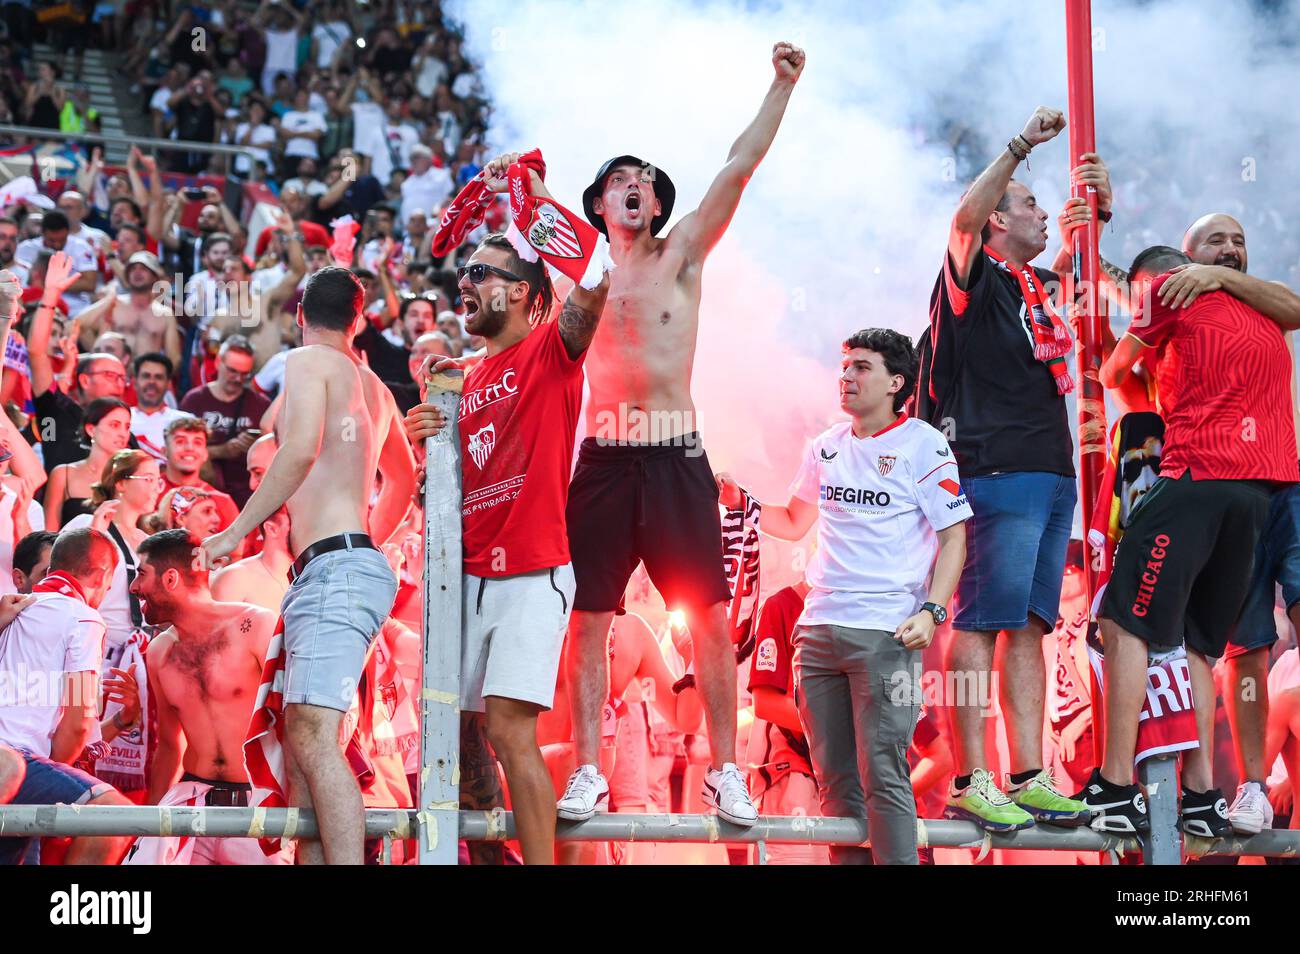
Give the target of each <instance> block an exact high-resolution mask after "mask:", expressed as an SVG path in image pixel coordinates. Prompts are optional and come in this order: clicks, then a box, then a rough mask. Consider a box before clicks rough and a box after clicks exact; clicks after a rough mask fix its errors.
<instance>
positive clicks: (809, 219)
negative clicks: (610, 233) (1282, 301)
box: [447, 0, 1300, 499]
mask: <svg viewBox="0 0 1300 954" xmlns="http://www.w3.org/2000/svg"><path fill="white" fill-rule="evenodd" d="M447 8H448V11H449V12H450V13H451V14H452V15H453V16H455V17H456V18H457V19H458V20H459V21H460V22H461V23H463V24H464V25H465V30H466V39H467V43H466V47H467V51H468V52H469V54H470V55H471V57H472V58H473V59H474V60H475V61H476V62H477V63H479V64H481V65H482V69H483V74H484V78H485V81H486V84H487V87H488V90H489V93H490V95H491V97H492V98H493V101H494V104H495V118H494V123H493V129H492V132H491V140H492V145H493V146H494V147H499V148H501V149H502V150H505V149H512V150H513V149H523V148H527V147H531V146H534V145H536V146H540V147H541V148H542V151H543V153H544V154H545V156H546V159H547V163H548V167H549V170H550V171H549V173H548V177H547V178H548V184H549V185H550V187H551V189H552V191H553V192H554V193H555V194H556V195H557V196H558V197H559V198H560V199H561V201H563V202H565V203H566V204H567V205H569V206H570V207H571V208H573V209H575V210H579V209H580V207H581V206H580V199H579V196H580V193H581V190H582V188H583V187H584V186H586V185H587V183H588V182H589V181H590V178H591V176H592V175H593V173H594V172H595V170H596V168H597V167H598V166H599V165H600V163H601V162H603V161H604V160H605V159H607V158H609V157H610V156H614V155H618V154H621V153H627V152H630V153H634V154H637V155H640V156H641V157H642V158H644V159H647V160H649V161H650V162H652V163H654V164H656V165H658V166H661V167H662V168H663V169H664V170H666V171H667V172H668V174H669V175H671V176H672V178H673V180H674V182H675V183H676V185H677V208H676V212H675V216H674V217H675V218H677V217H680V215H682V214H683V213H685V212H687V211H690V210H691V209H692V208H694V207H695V205H696V204H697V203H698V202H699V199H700V197H701V196H702V195H703V193H704V191H705V189H706V188H707V186H708V183H709V182H710V180H711V178H712V176H713V175H714V173H716V171H717V169H718V168H719V167H720V165H721V164H722V162H723V161H724V159H725V157H726V154H727V151H728V149H729V148H730V146H731V143H732V141H733V140H734V138H735V137H736V135H737V134H739V133H740V131H741V130H742V129H743V128H744V127H745V125H746V124H747V123H748V122H749V121H750V119H751V118H752V117H753V115H754V113H755V112H756V110H757V108H758V106H759V103H760V102H761V100H762V98H763V95H764V93H765V92H766V90H767V88H768V85H769V83H770V81H771V78H772V66H771V47H772V44H773V43H774V42H775V41H777V40H782V39H786V40H790V41H792V42H794V43H796V44H797V45H799V46H802V47H803V48H804V49H805V50H806V51H807V53H808V64H807V67H806V68H805V70H804V75H803V78H802V79H801V81H800V83H799V86H798V88H797V89H796V90H795V93H794V96H793V98H792V99H791V102H790V106H789V109H788V111H787V113H786V117H785V121H784V123H783V125H782V127H781V130H780V132H779V133H778V134H777V138H776V142H775V143H774V145H773V146H772V149H771V151H770V152H769V154H768V156H767V159H766V160H765V161H764V163H763V164H762V166H761V167H760V168H759V171H758V173H757V174H756V175H755V177H754V178H753V180H752V181H751V182H750V184H749V187H748V189H747V191H746V194H745V197H744V199H743V200H742V202H741V206H740V210H739V212H738V214H737V215H736V217H735V219H734V221H733V222H732V224H731V228H730V231H729V232H728V235H727V237H726V238H725V239H724V240H723V242H722V243H721V244H720V245H719V246H718V248H717V249H716V250H715V251H714V253H713V256H712V258H711V259H710V261H709V263H708V265H707V266H706V268H705V272H704V300H703V306H702V309H701V325H700V346H699V351H698V355H697V360H696V365H695V385H694V391H695V397H696V401H697V404H698V405H699V409H700V415H701V424H702V427H701V430H702V433H703V436H704V439H705V445H706V447H707V448H708V450H709V456H710V459H711V462H712V463H713V465H714V467H715V469H722V468H725V469H728V470H731V471H732V472H733V473H735V474H736V475H737V477H738V478H739V479H740V480H741V482H742V483H745V484H746V485H747V486H750V487H751V488H752V489H754V490H755V491H757V493H758V494H759V496H760V497H763V498H764V499H770V498H774V497H781V496H782V495H783V493H784V490H785V487H786V485H787V483H788V481H789V479H790V477H791V476H792V475H793V474H794V471H795V468H796V466H797V462H798V455H799V453H800V451H801V449H802V447H803V446H804V443H805V441H806V440H807V438H808V437H809V436H811V435H812V434H813V433H815V432H816V431H817V430H820V429H821V428H822V427H824V426H825V425H826V424H828V423H830V422H832V421H834V420H835V419H836V418H837V417H838V414H839V412H838V409H837V405H836V402H835V393H836V383H835V375H836V366H837V364H838V356H839V345H840V342H841V341H842V340H843V339H844V338H845V337H846V335H847V334H848V333H850V332H852V331H853V330H856V329H858V328H861V327H866V326H871V325H886V326H890V327H894V328H898V329H900V330H903V331H906V332H908V333H909V334H912V335H915V334H917V333H918V332H919V331H920V329H921V328H922V327H923V326H924V324H925V321H926V315H927V304H928V300H929V295H930V290H931V288H932V286H933V283H934V278H935V275H936V273H937V271H938V268H939V265H940V263H941V261H942V255H943V251H944V247H945V237H946V234H947V228H948V222H949V219H950V217H951V215H952V211H953V209H954V208H955V206H956V202H957V199H958V197H959V195H960V193H961V191H962V189H963V188H964V186H965V185H966V183H967V182H968V181H969V180H970V179H971V178H973V176H974V175H976V174H977V173H978V172H979V170H980V169H981V168H983V166H984V165H986V164H987V163H988V162H989V161H990V160H991V159H992V158H993V156H994V155H995V154H996V153H997V152H998V151H1000V150H1001V149H1002V148H1004V144H1005V143H1006V141H1007V140H1008V139H1010V138H1011V137H1012V136H1013V135H1015V134H1016V133H1017V132H1019V131H1020V129H1021V128H1022V126H1023V124H1024V122H1025V120H1026V119H1027V118H1028V116H1029V115H1030V113H1031V112H1032V111H1033V109H1034V107H1035V106H1037V105H1040V104H1043V105H1050V106H1056V107H1059V108H1061V109H1064V108H1065V107H1066V76H1065V52H1064V51H1065V41H1064V35H1065V27H1064V2H1063V0H1036V2H1033V3H1024V2H1010V0H983V2H960V0H908V2H867V3H863V2H861V0H849V2H834V0H822V2H807V3H795V2H790V3H779V2H752V3H742V2H738V0H735V2H728V0H713V2H696V3H690V2H685V0H649V2H642V3H630V2H629V3H623V2H589V3H563V2H545V3H543V2H535V0H534V2H529V0H472V2H466V0H456V2H452V3H448V4H447ZM1093 28H1094V38H1093V42H1094V69H1095V73H1096V114H1097V138H1098V145H1099V148H1100V151H1101V152H1102V155H1103V156H1104V158H1105V159H1106V160H1107V162H1108V164H1109V165H1110V167H1111V171H1112V179H1113V181H1114V183H1115V186H1116V191H1117V200H1116V212H1115V220H1114V222H1113V224H1112V226H1110V227H1108V228H1107V230H1106V232H1105V233H1104V235H1103V238H1102V254H1103V255H1104V256H1105V257H1107V258H1108V259H1110V260H1112V261H1114V262H1115V263H1116V264H1119V265H1121V266H1123V267H1127V265H1128V262H1129V261H1131V259H1132V257H1133V255H1134V254H1135V253H1136V252H1137V251H1139V250H1140V249H1142V248H1144V247H1145V246H1147V245H1150V244H1156V243H1162V244H1172V245H1177V244H1178V243H1179V241H1180V239H1181V236H1182V232H1183V230H1184V229H1185V228H1186V226H1187V225H1188V224H1189V223H1190V222H1191V221H1192V220H1193V219H1194V218H1196V217H1197V216H1198V215H1200V214H1202V213H1204V212H1207V211H1213V210H1226V211H1230V212H1233V213H1234V214H1237V215H1239V217H1241V218H1242V220H1243V222H1244V224H1245V226H1246V233H1247V242H1248V247H1249V250H1250V270H1251V272H1252V273H1254V274H1256V275H1260V276H1261V277H1265V278H1275V279H1282V280H1286V281H1288V283H1290V284H1292V285H1293V286H1296V285H1300V264H1298V263H1300V230H1297V228H1296V226H1295V225H1294V222H1295V220H1296V215H1297V211H1300V210H1298V209H1297V206H1298V205H1300V189H1298V188H1297V186H1296V183H1295V178H1294V171H1295V161H1296V157H1297V156H1300V110H1297V109H1296V108H1295V107H1294V97H1295V91H1296V89H1297V88H1300V67H1298V66H1297V59H1296V52H1297V50H1296V46H1295V40H1296V38H1297V35H1300V10H1298V9H1297V6H1296V4H1295V3H1252V2H1248V0H1230V2H1227V3H1224V2H1209V0H1155V2H1146V3H1136V2H1118V0H1109V2H1108V0H1097V2H1094V4H1093ZM1067 118H1068V117H1067ZM1067 159H1068V157H1067V138H1066V136H1065V135H1062V136H1061V137H1059V138H1058V139H1057V140H1055V141H1053V142H1052V143H1049V144H1047V145H1045V146H1041V147H1039V148H1038V149H1037V150H1035V152H1034V155H1033V158H1032V159H1031V165H1032V170H1031V171H1028V172H1026V171H1025V170H1024V169H1023V167H1022V170H1021V174H1022V175H1021V177H1022V179H1023V180H1024V181H1026V182H1027V183H1028V184H1029V186H1030V187H1031V188H1032V189H1033V190H1034V191H1035V193H1036V194H1037V196H1038V199H1039V201H1040V202H1042V203H1044V204H1045V205H1047V207H1048V208H1049V209H1050V210H1052V211H1053V216H1054V215H1055V212H1056V211H1059V209H1060V207H1061V205H1062V203H1063V202H1064V199H1065V198H1066V196H1067V194H1068V183H1067V175H1066V169H1067V165H1068V163H1067ZM1058 241H1059V238H1058V236H1057V234H1056V231H1055V224H1054V222H1053V230H1052V237H1051V242H1052V244H1051V245H1049V249H1048V252H1047V253H1046V255H1045V256H1044V259H1042V260H1040V264H1046V262H1047V261H1049V260H1050V256H1051V255H1052V254H1053V253H1054V251H1055V248H1056V244H1057V242H1058Z"/></svg>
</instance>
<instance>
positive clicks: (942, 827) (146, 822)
mask: <svg viewBox="0 0 1300 954" xmlns="http://www.w3.org/2000/svg"><path fill="white" fill-rule="evenodd" d="M458 825H459V837H460V838H462V839H464V840H466V841H506V840H507V839H511V838H514V837H515V823H514V815H513V814H512V813H511V812H504V811H502V812H482V811H462V812H459V813H458ZM436 831H437V825H436V823H434V824H432V825H431V824H429V820H426V819H422V818H420V813H419V812H417V811H416V810H414V809H395V808H370V809H367V810H366V835H367V836H368V837H371V838H379V837H388V838H418V839H420V841H421V842H425V841H429V840H432V841H434V842H435V844H436V842H437V841H438V840H439V839H438V838H437V835H436V834H435V832H436ZM51 835H71V836H95V835H136V836H145V837H148V836H159V835H170V836H180V835H185V836H189V837H197V838H204V837H206V838H249V837H254V838H260V837H290V838H308V839H310V838H315V837H316V835H317V829H316V821H315V816H314V815H313V813H312V812H311V811H309V810H306V809H297V808H265V809H264V808H207V807H193V808H192V807H188V806H183V807H176V806H169V807H160V806H153V805H125V806H118V805H0V837H5V836H13V837H25V836H26V837H30V836H51ZM556 839H557V840H558V841H626V842H685V843H697V844H714V843H742V844H755V843H765V844H774V845H780V844H791V845H865V844H867V843H868V838H867V826H866V823H865V822H862V821H856V820H853V819H848V818H819V817H815V816H770V815H765V816H762V817H760V818H759V820H758V823H757V824H755V825H754V826H753V827H752V828H740V827H738V826H736V825H732V824H729V823H727V822H725V821H721V820H719V819H718V818H717V817H716V816H714V815H642V814H630V813H629V814H623V813H612V814H600V815H597V816H595V817H594V818H592V819H591V820H590V821H585V822H560V823H559V826H558V829H557V832H556ZM917 842H918V844H920V845H922V846H927V845H928V846H930V847H934V848H972V849H980V848H986V847H987V848H1001V849H1014V850H1045V851H1081V852H1099V851H1100V852H1120V853H1129V852H1136V851H1138V850H1139V844H1138V842H1137V840H1136V839H1133V838H1130V837H1123V836H1120V835H1115V834H1106V833H1102V832H1096V831H1093V830H1092V829H1091V828H1053V827H1051V826H1047V825H1040V826H1036V827H1034V828H1029V829H1026V830H1024V831H1018V832H1012V833H1009V834H990V833H987V832H985V831H983V830H982V829H980V828H979V827H977V826H976V825H974V824H973V823H971V822H960V821H947V820H939V819H921V820H919V821H918V822H917ZM453 844H454V842H453ZM1184 849H1185V850H1186V851H1187V853H1188V854H1189V855H1194V856H1198V857H1199V856H1241V855H1255V856H1263V857H1267V858H1296V857H1300V830H1285V831H1265V832H1261V833H1260V834H1258V835H1254V836H1252V837H1249V838H1241V837H1231V838H1220V839H1217V840H1214V841H1211V840H1208V839H1200V838H1187V839H1186V841H1185V843H1184Z"/></svg>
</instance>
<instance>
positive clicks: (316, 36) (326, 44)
mask: <svg viewBox="0 0 1300 954" xmlns="http://www.w3.org/2000/svg"><path fill="white" fill-rule="evenodd" d="M351 36H352V29H351V27H349V26H348V24H347V21H346V20H336V21H334V22H332V23H318V24H316V26H315V27H313V28H312V31H311V38H312V39H313V40H315V41H316V67H317V69H322V70H327V69H329V68H330V64H331V63H332V62H333V60H334V54H335V52H337V50H338V48H339V47H340V46H342V45H343V44H344V43H346V42H347V41H348V39H349V38H350V37H351Z"/></svg>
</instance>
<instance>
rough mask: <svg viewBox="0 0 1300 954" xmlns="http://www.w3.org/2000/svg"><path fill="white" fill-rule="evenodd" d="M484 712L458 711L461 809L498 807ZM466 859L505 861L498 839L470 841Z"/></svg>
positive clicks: (501, 803) (499, 800) (501, 802)
mask: <svg viewBox="0 0 1300 954" xmlns="http://www.w3.org/2000/svg"><path fill="white" fill-rule="evenodd" d="M486 725H487V716H485V715H484V714H483V713H481V712H462V713H461V714H460V807H461V810H462V811H479V812H490V811H492V809H494V808H502V807H503V806H504V805H505V800H504V799H503V798H502V795H501V776H500V774H499V773H498V772H497V760H496V757H495V756H494V755H493V754H492V749H491V748H490V747H489V745H488V740H487V727H486ZM469 857H470V862H471V863H472V864H476V865H500V864H504V863H505V850H504V848H503V847H502V845H501V843H500V842H493V841H471V842H470V843H469Z"/></svg>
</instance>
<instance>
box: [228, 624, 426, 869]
mask: <svg viewBox="0 0 1300 954" xmlns="http://www.w3.org/2000/svg"><path fill="white" fill-rule="evenodd" d="M378 642H379V639H376V640H375V643H378ZM374 645H375V644H373V643H372V648H373V646H374ZM288 658H289V655H288V653H287V652H286V651H285V648H284V619H283V618H281V619H280V620H279V621H278V622H277V623H276V624H275V632H273V633H272V634H271V642H270V643H269V644H268V645H267V648H266V662H265V663H263V664H262V681H261V683H260V684H259V685H258V687H257V699H256V700H255V701H254V704H253V718H252V720H251V721H250V722H249V724H248V732H247V734H246V735H245V737H244V769H245V770H246V771H247V772H248V783H249V785H250V787H251V789H252V791H251V792H249V796H248V805H249V807H250V808H287V807H288V806H289V798H288V794H289V777H288V773H287V771H286V769H285V767H284V680H285V664H286V662H287V661H288ZM373 658H374V657H373V656H370V657H367V660H366V669H365V672H364V673H363V675H362V678H373V677H374V676H375V668H374V666H373V665H372V661H373ZM386 675H388V676H390V677H392V678H396V679H397V681H400V678H399V677H397V675H396V673H395V671H394V672H392V673H386ZM376 696H377V694H376V693H373V692H372V693H371V694H370V697H371V698H375V697H376ZM385 701H388V700H380V702H381V704H382V702H385ZM399 701H404V702H405V703H406V705H408V706H413V703H412V702H411V700H410V699H409V692H408V693H407V694H406V698H404V699H403V698H401V696H399ZM383 721H384V724H385V729H386V731H387V734H388V737H389V739H390V740H392V744H393V746H394V749H393V751H396V746H397V745H398V744H399V742H401V741H402V740H399V739H398V738H397V734H396V732H395V730H394V728H393V727H392V726H390V725H389V722H388V720H387V719H386V718H385V719H384V720H383ZM373 723H374V712H373V711H372V712H371V713H365V712H361V711H360V710H358V706H357V699H356V697H355V696H354V697H353V700H352V704H351V706H349V710H348V713H347V714H346V716H345V720H344V733H343V734H344V737H345V738H348V739H352V740H353V741H355V742H357V743H358V744H360V745H361V747H362V749H363V751H367V752H368V751H369V750H370V749H371V748H372V747H373V742H372V740H373V739H374V736H375V732H374V728H373ZM358 727H360V729H361V730H362V731H361V734H360V735H359V734H358ZM416 732H417V733H418V728H417V730H416ZM380 734H383V732H381V733H380ZM403 734H404V735H409V734H410V730H409V728H408V729H406V730H405V732H404V733H403ZM411 744H415V745H418V744H419V738H418V734H417V735H416V736H415V738H414V741H412V740H411V739H406V740H405V745H406V746H409V745H411ZM354 768H355V766H354ZM363 787H364V786H363ZM258 841H259V842H260V843H261V847H262V851H263V853H264V854H267V855H273V854H275V853H276V852H278V851H280V850H281V848H282V843H281V840H280V839H279V838H278V837H269V838H260V839H258Z"/></svg>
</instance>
